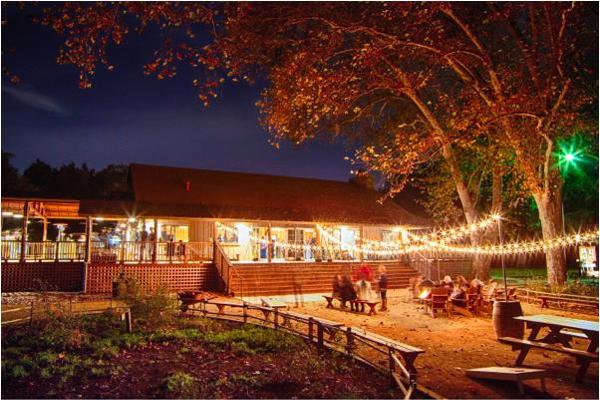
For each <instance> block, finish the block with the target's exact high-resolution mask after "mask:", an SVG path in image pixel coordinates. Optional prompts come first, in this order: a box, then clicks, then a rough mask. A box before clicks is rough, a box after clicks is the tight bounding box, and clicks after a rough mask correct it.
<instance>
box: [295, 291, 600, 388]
mask: <svg viewBox="0 0 600 400" xmlns="http://www.w3.org/2000/svg"><path fill="white" fill-rule="evenodd" d="M390 292H391V296H390V294H388V297H390V299H389V304H388V308H389V310H390V311H389V312H386V313H378V314H377V315H374V316H367V315H366V314H357V313H351V312H348V311H343V310H340V309H338V308H335V309H328V308H325V306H326V302H325V299H323V298H322V297H320V298H319V296H306V297H305V298H304V305H300V307H299V308H297V309H296V308H293V309H294V311H298V312H301V313H306V314H310V315H314V316H316V317H323V318H326V319H328V320H333V321H338V322H342V323H344V324H345V325H348V326H353V327H355V326H356V327H360V328H363V329H365V330H368V331H369V332H373V333H377V334H380V335H382V336H386V337H389V338H391V339H395V340H398V341H400V342H403V343H409V344H410V345H412V346H416V347H419V348H421V349H423V350H425V353H423V354H422V355H421V356H420V357H418V358H417V361H416V363H415V366H416V368H417V370H418V382H419V384H420V385H422V386H425V387H426V388H428V389H431V390H433V391H435V392H436V393H438V394H440V395H441V396H443V397H448V398H515V397H518V391H517V388H516V386H515V385H513V384H510V383H507V382H502V381H491V380H475V379H471V378H468V377H467V376H466V374H465V371H466V370H467V369H470V368H480V367H491V366H504V367H510V366H513V365H514V361H515V358H516V356H517V352H513V351H511V348H510V346H507V345H504V344H501V343H499V342H498V341H496V337H495V334H494V328H493V325H492V319H491V317H490V316H478V317H465V316H461V315H453V316H452V317H451V318H447V317H446V316H440V317H437V318H431V316H430V315H428V314H426V313H425V311H424V309H423V306H421V305H419V304H417V303H415V302H412V301H409V300H408V299H407V291H406V290H405V289H398V290H392V291H390ZM284 300H286V301H288V302H291V305H292V307H293V302H294V299H293V297H288V298H284ZM522 306H523V313H524V314H525V315H532V314H551V315H560V316H567V317H572V318H577V319H588V320H594V321H598V318H597V317H595V316H593V315H588V314H580V313H577V314H575V313H569V312H565V311H557V310H547V309H544V310H540V307H539V305H538V304H527V303H524V302H523V303H522ZM573 344H574V346H573V347H575V348H585V345H584V341H583V340H577V339H576V340H575V341H574V342H573ZM524 366H525V367H530V368H542V369H546V370H548V371H549V372H550V378H549V379H546V389H547V392H548V393H547V394H544V393H543V392H542V391H541V390H540V383H539V380H531V381H526V382H525V391H526V393H527V396H529V397H533V398H548V397H551V398H597V396H598V364H592V365H590V368H589V370H588V373H587V376H586V378H585V380H584V382H583V383H575V372H576V371H577V365H576V363H575V360H574V359H572V358H571V357H567V356H563V355H560V354H556V353H554V352H546V351H532V352H530V354H529V355H528V356H527V359H526V360H525V363H524Z"/></svg>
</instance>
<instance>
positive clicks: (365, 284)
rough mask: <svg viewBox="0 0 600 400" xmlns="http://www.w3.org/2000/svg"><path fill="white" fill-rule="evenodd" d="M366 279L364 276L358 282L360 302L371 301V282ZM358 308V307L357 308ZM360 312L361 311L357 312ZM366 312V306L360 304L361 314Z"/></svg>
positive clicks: (357, 292)
mask: <svg viewBox="0 0 600 400" xmlns="http://www.w3.org/2000/svg"><path fill="white" fill-rule="evenodd" d="M365 278H366V277H365V276H364V275H363V276H362V277H361V279H360V280H359V281H358V282H356V295H357V297H358V300H364V301H371V299H372V297H373V296H372V294H371V282H369V281H368V280H366V279H365ZM357 308H358V307H357ZM356 311H359V310H356ZM364 311H365V304H364V303H360V312H364Z"/></svg>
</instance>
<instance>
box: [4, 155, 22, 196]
mask: <svg viewBox="0 0 600 400" xmlns="http://www.w3.org/2000/svg"><path fill="white" fill-rule="evenodd" d="M13 157H14V154H12V153H9V152H6V151H3V152H2V195H3V196H10V195H13V196H14V195H17V194H19V193H20V192H21V189H22V182H21V176H20V175H19V170H18V169H17V168H15V167H14V166H13V165H12V163H11V160H12V158H13Z"/></svg>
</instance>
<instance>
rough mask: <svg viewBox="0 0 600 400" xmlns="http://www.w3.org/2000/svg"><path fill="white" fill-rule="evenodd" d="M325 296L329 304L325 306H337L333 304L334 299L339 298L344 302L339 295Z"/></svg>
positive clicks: (338, 299)
mask: <svg viewBox="0 0 600 400" xmlns="http://www.w3.org/2000/svg"><path fill="white" fill-rule="evenodd" d="M323 297H324V298H325V300H327V306H326V307H325V308H335V307H334V306H333V300H334V299H335V300H337V301H339V302H340V304H341V303H342V299H341V298H340V297H338V296H323Z"/></svg>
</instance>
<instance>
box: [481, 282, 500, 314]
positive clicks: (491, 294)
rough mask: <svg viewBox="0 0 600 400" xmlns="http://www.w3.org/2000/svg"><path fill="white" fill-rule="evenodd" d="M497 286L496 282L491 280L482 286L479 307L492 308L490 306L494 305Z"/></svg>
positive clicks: (489, 309)
mask: <svg viewBox="0 0 600 400" xmlns="http://www.w3.org/2000/svg"><path fill="white" fill-rule="evenodd" d="M497 286H498V282H492V283H490V284H489V285H488V286H487V287H484V288H483V289H482V290H481V296H480V297H479V308H480V309H486V310H488V311H491V310H492V306H493V305H494V301H495V300H496V287H497Z"/></svg>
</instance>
